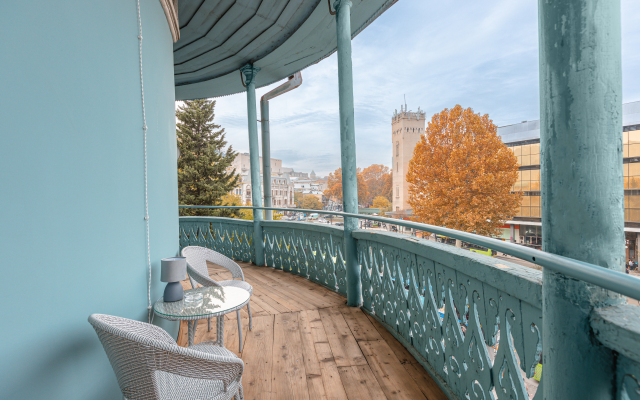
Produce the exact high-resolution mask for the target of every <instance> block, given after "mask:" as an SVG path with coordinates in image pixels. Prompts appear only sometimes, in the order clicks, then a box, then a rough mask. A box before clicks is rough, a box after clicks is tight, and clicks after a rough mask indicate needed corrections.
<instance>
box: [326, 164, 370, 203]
mask: <svg viewBox="0 0 640 400" xmlns="http://www.w3.org/2000/svg"><path fill="white" fill-rule="evenodd" d="M367 193H368V191H367V184H366V182H365V181H364V177H363V176H362V172H361V171H360V168H358V202H360V203H362V201H363V200H365V199H366V198H367ZM322 194H324V195H325V196H326V197H328V198H331V197H335V198H337V199H338V201H340V202H342V168H338V169H337V170H335V171H333V172H331V173H330V174H329V177H328V178H327V188H326V189H325V190H324V192H323V193H322Z"/></svg>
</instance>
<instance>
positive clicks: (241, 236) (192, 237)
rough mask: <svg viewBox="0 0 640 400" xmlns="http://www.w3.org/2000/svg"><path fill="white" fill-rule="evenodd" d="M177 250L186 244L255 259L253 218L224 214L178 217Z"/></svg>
mask: <svg viewBox="0 0 640 400" xmlns="http://www.w3.org/2000/svg"><path fill="white" fill-rule="evenodd" d="M179 232H180V250H181V251H182V249H183V248H184V247H187V246H202V247H208V248H210V249H213V250H215V251H217V252H219V253H222V254H224V255H225V256H227V257H229V258H233V259H234V260H239V261H244V262H252V261H254V260H255V247H254V246H252V245H251V244H252V241H253V222H252V221H245V220H241V219H234V218H223V217H180V229H179Z"/></svg>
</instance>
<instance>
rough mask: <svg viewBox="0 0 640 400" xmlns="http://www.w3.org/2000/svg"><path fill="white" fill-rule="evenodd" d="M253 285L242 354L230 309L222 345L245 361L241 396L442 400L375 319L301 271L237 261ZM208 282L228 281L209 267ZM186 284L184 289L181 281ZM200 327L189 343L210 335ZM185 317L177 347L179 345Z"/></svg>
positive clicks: (221, 271)
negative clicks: (249, 322) (209, 278)
mask: <svg viewBox="0 0 640 400" xmlns="http://www.w3.org/2000/svg"><path fill="white" fill-rule="evenodd" d="M240 265H241V266H242V268H243V271H244V274H245V279H246V280H247V281H248V282H250V283H251V284H252V285H253V288H254V293H253V296H252V304H251V308H252V313H253V330H251V331H249V329H248V315H247V314H246V311H244V310H243V314H242V315H243V321H242V326H243V335H242V337H243V352H242V353H240V352H238V328H237V324H236V316H235V313H231V314H227V315H228V318H229V320H230V321H229V323H227V324H226V325H225V343H226V347H227V348H229V350H231V351H234V352H235V353H236V354H237V355H238V356H239V357H241V358H242V359H243V360H244V362H245V370H244V376H243V378H242V383H243V386H244V396H245V399H265V398H271V399H315V398H328V399H347V398H348V399H359V398H366V399H387V398H388V399H416V400H418V399H430V400H440V399H442V400H444V399H446V398H447V397H446V396H445V395H444V393H442V391H441V390H440V388H439V387H438V386H437V385H436V384H435V382H433V380H432V379H431V377H430V376H429V374H428V373H427V372H426V371H425V370H424V369H423V368H422V366H420V364H419V363H418V362H417V360H416V359H415V358H414V357H413V356H412V355H411V354H410V353H409V352H408V351H407V350H406V349H405V348H404V347H403V346H402V344H400V342H398V341H397V340H396V339H395V338H394V337H393V335H391V334H390V333H389V332H388V331H387V330H386V328H384V327H383V326H382V325H381V324H380V323H379V322H378V321H377V320H376V319H375V318H373V317H371V316H369V315H368V314H366V313H365V312H363V311H361V310H360V309H358V308H352V307H347V306H346V304H345V299H344V297H342V296H341V295H339V294H337V293H335V292H334V291H331V290H329V289H327V288H325V287H322V286H319V285H317V284H315V283H312V282H309V281H308V280H306V279H304V278H302V277H301V276H300V275H297V274H292V273H288V272H284V271H282V270H276V269H275V268H264V267H257V266H255V265H252V264H249V263H245V262H242V261H240ZM209 274H210V276H211V277H212V278H213V279H216V280H225V279H230V277H231V275H230V274H229V273H228V272H227V270H224V269H220V268H216V266H214V265H213V264H209ZM183 285H184V287H185V288H191V285H190V284H189V283H188V280H187V281H184V282H183ZM206 325H207V324H199V325H198V329H197V331H196V335H195V343H199V342H201V341H207V340H215V329H213V330H212V331H211V332H208V331H207V326H206ZM186 331H187V328H186V322H185V323H184V324H183V326H181V329H180V335H179V338H178V344H180V345H183V346H186V344H187V335H186Z"/></svg>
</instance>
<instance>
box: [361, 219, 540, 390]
mask: <svg viewBox="0 0 640 400" xmlns="http://www.w3.org/2000/svg"><path fill="white" fill-rule="evenodd" d="M353 235H354V237H355V238H356V239H357V241H358V258H359V261H360V267H361V279H362V298H363V305H362V308H363V309H365V310H366V311H368V312H370V313H372V314H373V315H374V316H375V317H376V318H377V319H378V320H380V322H382V323H383V324H384V325H385V326H386V327H387V329H389V331H391V332H392V333H393V334H394V336H396V338H398V339H399V340H400V341H401V342H402V343H403V344H404V345H405V346H406V347H407V348H409V350H410V351H411V352H412V353H413V355H414V356H416V358H417V359H418V361H420V362H421V364H423V366H424V367H425V368H426V369H427V370H429V372H431V374H432V375H433V376H434V377H437V378H439V379H441V380H442V382H446V384H447V386H448V387H449V388H450V390H451V391H452V392H453V393H454V394H455V395H456V396H457V398H459V399H492V398H494V397H493V394H494V393H495V395H496V396H495V397H496V398H497V399H528V398H529V394H528V391H527V388H526V386H525V382H524V378H523V373H522V372H524V374H526V376H527V377H528V378H531V377H533V376H534V374H535V367H536V365H538V363H539V362H540V355H541V351H542V311H541V307H542V273H541V272H540V271H537V270H534V269H530V268H526V267H522V266H520V265H516V264H512V263H509V262H505V261H502V260H496V259H494V258H491V257H487V256H484V255H480V254H476V253H472V252H469V251H466V250H462V249H458V248H455V247H452V246H448V245H445V244H441V243H435V242H432V241H428V240H424V239H416V238H413V237H410V236H406V235H401V234H394V233H386V232H372V231H355V232H354V233H353ZM497 344H499V346H497ZM496 347H497V352H494V349H495V348H496ZM521 371H522V372H521ZM494 388H495V390H494ZM529 392H531V393H535V392H536V391H535V388H530V390H529ZM540 397H541V396H540Z"/></svg>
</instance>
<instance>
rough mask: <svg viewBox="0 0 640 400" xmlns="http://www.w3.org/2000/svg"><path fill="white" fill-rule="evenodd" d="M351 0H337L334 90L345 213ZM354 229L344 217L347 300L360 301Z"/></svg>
mask: <svg viewBox="0 0 640 400" xmlns="http://www.w3.org/2000/svg"><path fill="white" fill-rule="evenodd" d="M351 5H352V4H351V0H337V1H336V2H334V3H333V6H334V8H335V10H336V31H337V36H338V91H339V97H338V99H339V103H340V158H341V161H342V204H343V209H344V210H345V211H346V212H347V213H353V214H357V213H358V173H357V169H356V132H355V126H354V106H353V70H352V66H351ZM356 229H358V220H357V219H356V218H345V220H344V249H345V251H344V252H345V254H344V256H345V262H346V268H347V304H348V305H349V306H351V307H358V306H359V305H360V304H361V303H362V283H361V282H360V266H359V265H358V251H357V246H356V240H355V239H354V238H353V236H352V235H351V232H352V231H354V230H356Z"/></svg>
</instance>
